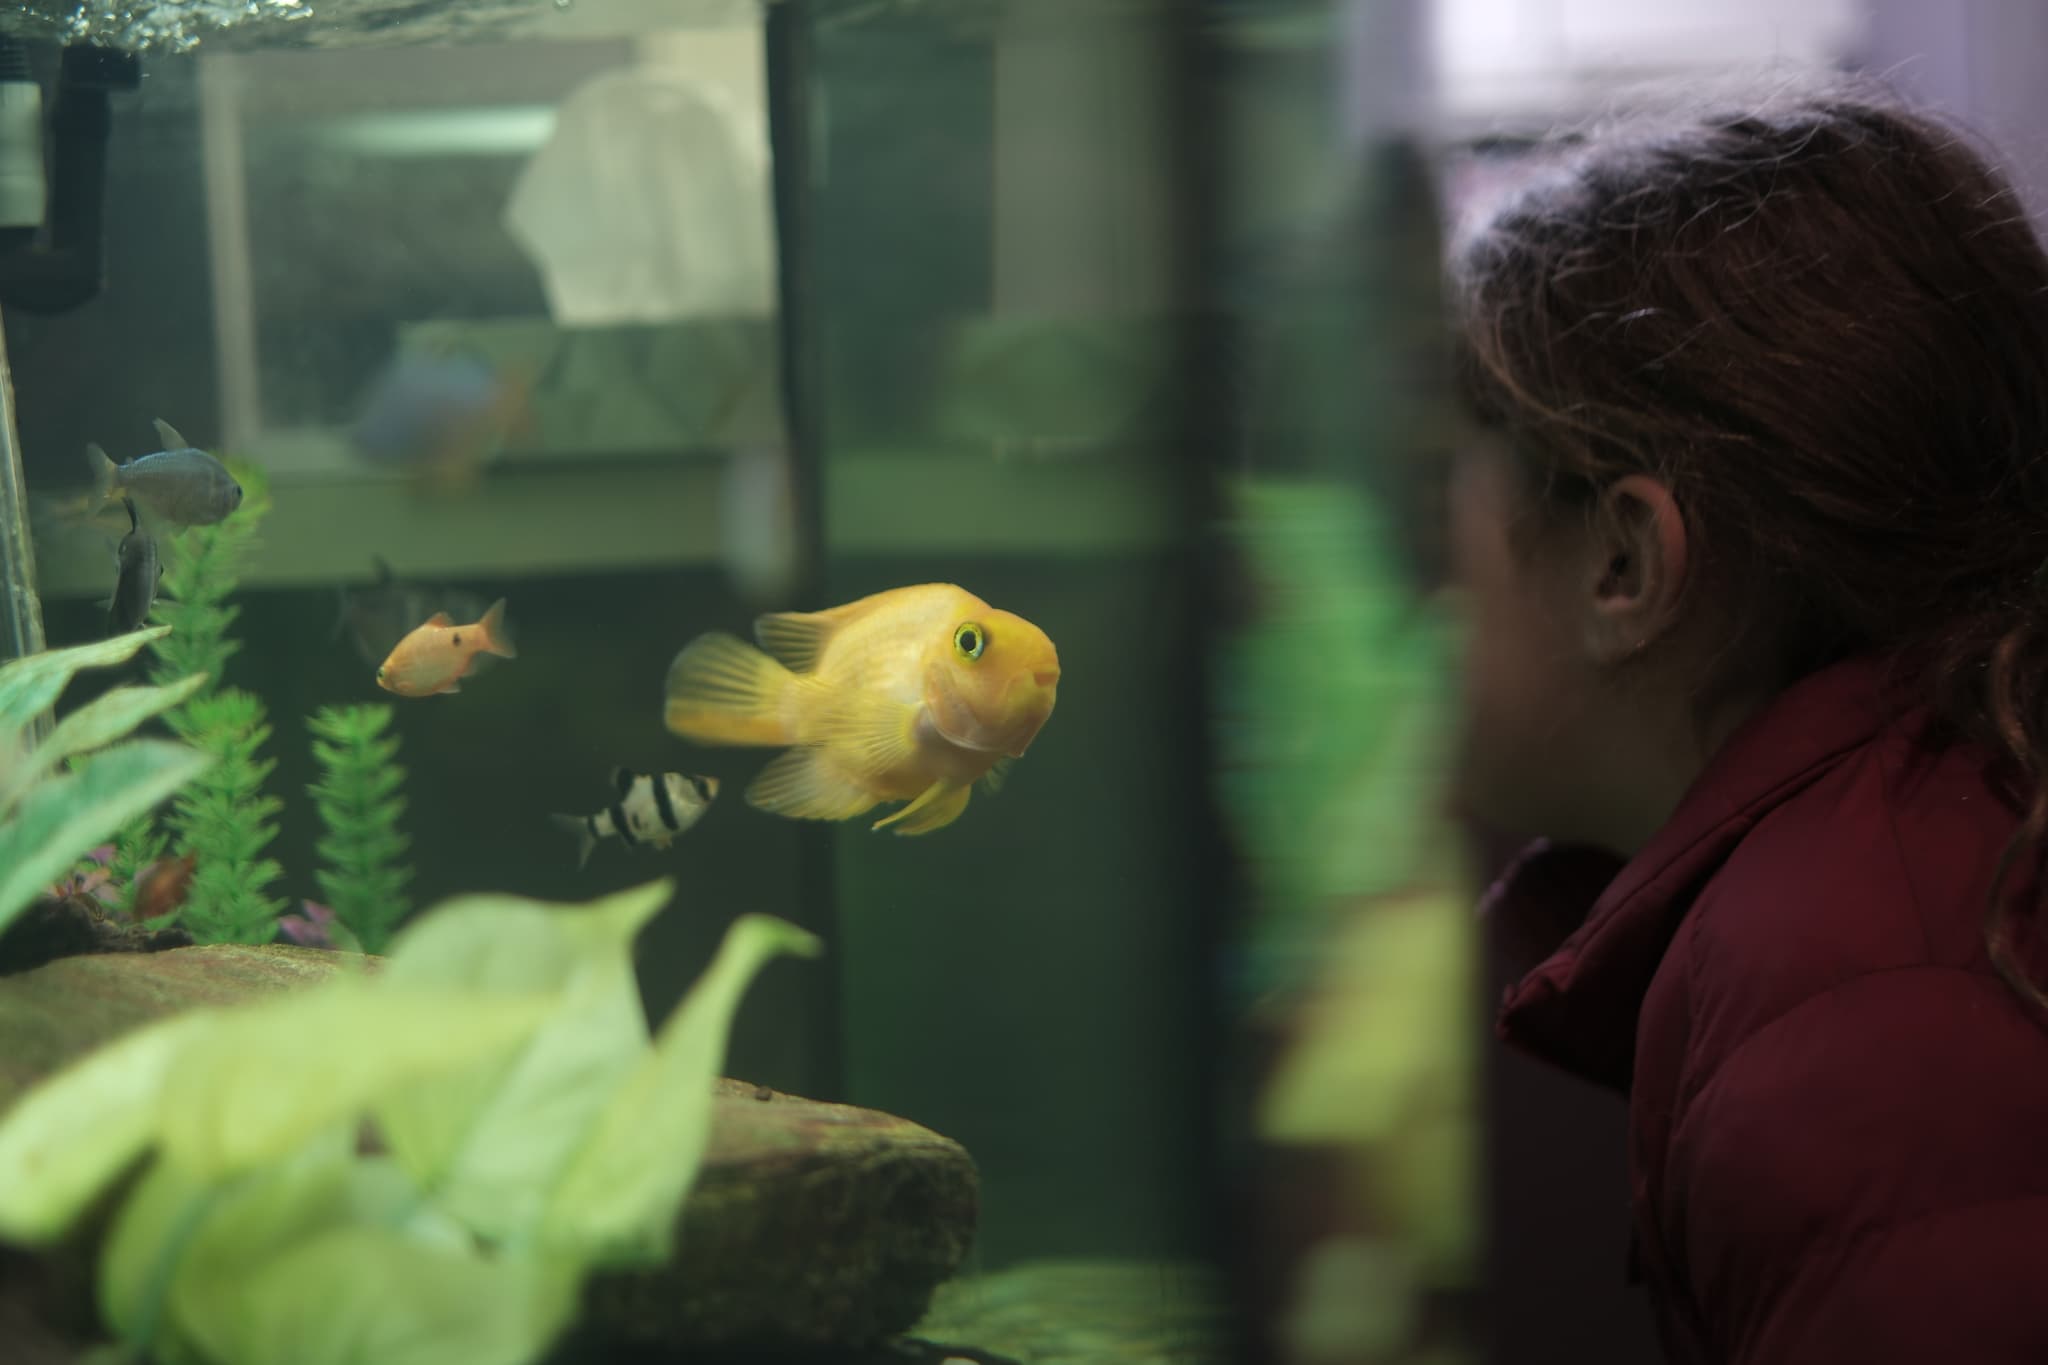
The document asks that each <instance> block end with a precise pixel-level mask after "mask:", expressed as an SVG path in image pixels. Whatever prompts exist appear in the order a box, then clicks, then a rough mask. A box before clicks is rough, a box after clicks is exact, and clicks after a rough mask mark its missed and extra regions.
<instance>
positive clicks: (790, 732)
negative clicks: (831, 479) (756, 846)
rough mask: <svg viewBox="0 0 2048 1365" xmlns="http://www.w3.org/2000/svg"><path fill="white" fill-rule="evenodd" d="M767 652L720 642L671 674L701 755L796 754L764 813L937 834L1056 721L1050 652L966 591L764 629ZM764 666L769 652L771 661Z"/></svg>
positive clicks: (921, 589)
mask: <svg viewBox="0 0 2048 1365" xmlns="http://www.w3.org/2000/svg"><path fill="white" fill-rule="evenodd" d="M754 638H755V639H757V640H758V641H760V643H761V646H762V648H761V649H756V648H755V647H754V646H752V645H750V644H748V643H746V642H745V641H744V640H741V639H739V638H737V637H735V636H732V635H727V634H723V633H717V632H714V633H712V634H708V635H701V636H699V637H697V638H696V639H695V640H692V641H691V642H690V643H689V644H688V645H686V646H685V647H684V648H683V651H682V652H681V653H680V654H678V655H676V658H675V662H674V663H672V664H670V665H669V670H668V684H667V688H666V693H667V705H666V709H665V712H664V719H665V720H666V722H667V724H668V728H669V729H670V730H672V731H674V732H675V733H676V734H678V735H681V736H682V737H683V738H685V739H691V740H695V741H697V742H698V743H700V744H731V745H793V746H795V747H794V748H792V749H791V750H790V752H788V753H786V754H783V755H782V756H781V757H780V758H777V759H775V760H774V761H773V762H771V763H770V764H769V765H768V766H767V767H766V768H764V769H762V771H761V773H760V775H759V776H757V777H755V779H754V780H753V782H752V783H751V784H750V785H749V786H748V787H747V791H746V802H747V804H748V805H750V806H752V807H754V808H755V809H756V810H762V811H767V812H769V813H771V814H775V815H782V816H786V817H789V818H791V819H796V820H850V819H852V818H853V817H855V816H857V815H860V814H862V813H864V812H866V811H868V810H870V809H871V808H873V807H874V806H875V805H877V804H879V803H881V802H884V801H905V802H908V803H909V804H908V805H905V806H904V807H903V808H902V809H901V810H898V811H896V812H895V813H893V814H891V815H889V816H886V817H884V818H883V819H881V820H878V821H876V822H875V825H874V828H876V829H882V828H884V827H886V826H890V825H894V826H895V827H896V832H897V833H898V834H928V833H930V832H931V831H932V830H935V829H942V828H944V827H945V826H947V825H949V824H951V823H953V821H955V820H957V819H959V818H960V813H961V812H962V811H964V810H966V809H967V798H968V796H969V794H970V793H971V792H972V790H973V787H974V784H975V783H976V782H982V783H983V785H985V786H988V787H989V788H991V789H993V788H994V786H995V785H996V784H997V783H999V782H1000V781H1001V778H1002V773H1003V770H1004V768H1005V767H1006V766H1007V764H1008V762H1009V761H1010V760H1011V759H1016V758H1022V757H1023V756H1024V751H1025V750H1026V749H1028V748H1030V747H1031V742H1032V740H1033V739H1035V738H1036V737H1037V735H1038V732H1039V730H1040V729H1041V728H1042V727H1043V726H1044V725H1045V722H1046V719H1047V718H1048V717H1050V716H1051V715H1052V708H1053V701H1054V697H1055V694H1056V692H1057V690H1058V686H1059V680H1060V661H1059V654H1058V652H1057V651H1056V650H1054V648H1053V644H1052V641H1051V640H1050V639H1048V638H1047V637H1046V634H1045V632H1044V631H1042V630H1040V629H1039V628H1038V627H1037V626H1035V625H1033V624H1031V622H1029V621H1027V620H1025V619H1024V618H1023V617H1021V616H1017V615H1014V614H1012V613H1010V612H1007V611H1001V610H998V609H997V608H995V607H992V606H990V605H989V604H988V603H986V602H984V601H982V600H981V599H980V598H979V597H976V596H975V595H974V594H973V593H971V592H969V591H967V590H966V589H965V588H962V587H958V586H955V585H954V584H951V583H923V584H919V585H917V586H916V587H909V588H892V589H890V590H889V591H887V592H879V593H876V594H874V595H873V596H871V597H863V598H861V599H860V600H859V601H858V602H849V603H847V604H846V605H845V606H841V607H833V608H831V609H830V610H829V611H818V612H778V613H774V614H772V615H768V616H762V617H760V618H758V619H757V620H756V621H755V622H754ZM764 650H765V651H766V652H765V653H764V652H763V651H764Z"/></svg>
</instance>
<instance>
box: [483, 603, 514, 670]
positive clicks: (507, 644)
mask: <svg viewBox="0 0 2048 1365" xmlns="http://www.w3.org/2000/svg"><path fill="white" fill-rule="evenodd" d="M476 628H477V629H478V630H479V631H481V632H482V633H483V637H484V649H485V651H486V652H487V653H491V654H495V655H497V656H498V657H499V658H501V659H516V658H518V657H519V650H518V649H517V648H516V647H514V645H513V644H512V628H511V627H510V626H508V625H506V624H505V599H504V598H502V597H501V598H499V599H498V600H497V601H495V602H493V603H491V609H490V610H489V611H487V612H485V613H484V615H483V619H482V620H481V621H478V622H477V623H476Z"/></svg>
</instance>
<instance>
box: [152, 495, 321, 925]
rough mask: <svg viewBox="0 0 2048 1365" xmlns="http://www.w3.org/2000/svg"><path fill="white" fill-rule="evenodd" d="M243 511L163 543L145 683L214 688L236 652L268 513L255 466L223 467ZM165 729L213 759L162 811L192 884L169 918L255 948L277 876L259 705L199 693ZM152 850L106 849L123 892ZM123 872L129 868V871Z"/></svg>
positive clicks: (272, 914) (271, 913) (229, 694)
mask: <svg viewBox="0 0 2048 1365" xmlns="http://www.w3.org/2000/svg"><path fill="white" fill-rule="evenodd" d="M227 464H228V468H229V470H230V471H232V472H233V474H234V476H235V479H236V481H237V482H239V483H240V484H241V485H242V502H241V505H240V506H239V507H237V508H236V509H235V510H234V511H233V512H231V513H229V514H228V516H227V517H225V518H224V519H222V520H221V521H219V522H216V523H215V524H213V525H211V526H191V527H187V528H185V529H184V530H182V531H179V532H177V533H176V534H174V535H172V536H171V537H169V540H168V551H169V553H168V555H167V556H166V561H167V566H166V568H165V570H164V580H163V589H164V593H165V595H164V596H160V597H159V598H158V599H157V602H156V607H155V610H154V612H153V613H152V614H153V616H154V617H155V619H157V620H159V621H161V622H163V623H164V624H165V625H167V626H169V627H170V632H169V634H168V635H161V636H158V637H156V638H155V639H154V643H153V645H152V649H153V651H154V653H155V656H156V657H155V660H154V662H153V664H152V666H151V669H150V676H151V680H152V681H154V682H159V683H161V682H164V681H166V680H168V679H170V678H173V677H183V676H185V675H187V674H191V673H203V674H205V675H206V677H207V678H209V679H212V680H215V681H216V682H217V680H218V679H219V678H220V676H221V670H222V669H223V668H224V667H225V666H226V664H227V661H228V660H229V659H230V658H231V657H232V656H233V655H234V654H235V652H236V651H237V650H238V649H240V648H241V645H240V643H239V642H238V641H236V640H235V639H233V638H232V637H231V636H230V635H229V633H228V632H229V628H230V627H231V626H233V625H234V623H235V618H236V617H237V616H239V615H240V612H241V609H240V608H239V607H236V606H235V605H234V604H233V603H232V602H230V601H229V600H228V599H229V598H230V597H231V596H232V595H233V593H234V591H235V588H236V586H237V585H238V584H239V582H240V580H241V575H242V571H243V569H244V568H245V567H246V566H247V563H248V558H249V555H250V553H251V552H252V551H253V550H254V549H255V547H256V531H257V527H258V526H259V525H260V524H261V522H262V520H263V517H264V515H265V514H266V513H267V512H269V510H270V506H271V503H270V485H269V480H268V479H267V478H266V477H265V475H264V473H263V471H262V469H261V468H259V467H258V466H255V465H251V464H248V463H246V462H243V461H238V460H230V461H228V462H227ZM165 719H166V721H167V723H168V724H169V725H170V727H171V730H172V732H173V733H175V734H176V735H177V736H178V737H179V738H180V739H183V740H185V741H186V742H187V743H189V744H191V745H192V746H193V747H194V748H197V749H198V750H200V751H201V752H202V753H205V754H207V755H209V756H210V757H211V758H212V759H213V760H214V762H213V765H212V767H210V768H209V769H208V770H207V772H206V774H205V776H204V777H203V778H201V779H200V780H199V781H197V782H194V783H193V784H192V786H191V787H190V788H189V789H187V790H186V791H185V792H184V794H182V795H181V796H180V797H179V798H178V800H177V801H176V802H174V803H173V804H172V807H171V809H170V812H169V815H168V819H167V820H166V824H167V826H168V834H169V839H168V843H169V845H170V849H171V851H172V852H174V853H177V854H179V855H181V856H182V855H184V854H188V853H189V854H192V855H193V858H194V869H193V876H192V883H191V886H190V888H189V889H188V890H187V891H186V893H185V905H184V909H183V912H182V913H181V914H180V916H179V918H180V919H181V920H182V922H183V923H184V925H185V927H186V928H187V929H189V930H190V931H191V933H192V936H193V938H194V939H196V940H197V941H199V942H201V943H218V942H230V943H262V942H267V941H269V939H270V938H271V937H272V936H273V934H274V933H275V926H276V923H277V917H278V916H279V915H280V914H282V913H283V912H284V909H285V902H284V900H283V899H282V898H280V897H277V896H273V895H270V894H269V891H268V888H269V887H270V885H271V884H272V883H273V882H275V881H276V880H277V878H278V876H279V875H280V874H281V872H282V869H281V868H280V867H279V866H278V864H277V863H276V862H275V861H274V860H272V859H269V858H266V857H264V856H263V850H264V849H266V848H268V847H269V846H270V844H271V841H272V840H274V839H275V838H276V837H277V816H278V813H279V812H280V811H281V810H282V809H283V803H282V802H281V801H279V800H278V799H277V798H276V797H274V796H270V795H267V794H265V792H264V790H263V784H264V781H265V780H266V779H267V778H268V777H269V776H270V773H271V771H272V769H274V768H275V767H276V766H277V762H276V760H275V759H271V758H266V757H264V756H263V752H262V751H263V746H264V742H265V741H266V740H268V739H269V738H270V725H269V722H268V719H267V717H266V714H265V709H264V705H263V699H262V698H261V697H258V696H257V695H256V694H254V693H253V692H247V691H243V690H242V689H240V688H232V687H217V686H214V685H211V684H209V685H207V686H204V687H202V688H201V689H200V690H199V691H197V692H195V693H194V694H193V695H192V696H191V697H190V698H189V699H187V700H186V701H185V703H184V704H183V705H181V706H179V707H177V708H175V709H174V710H172V711H171V712H170V713H169V715H168V716H166V717H165ZM153 847H154V848H155V851H156V852H159V853H160V852H161V851H162V850H161V848H160V847H157V846H155V845H154V843H153V838H152V831H151V830H150V829H148V828H146V827H145V828H130V829H128V830H124V831H123V832H122V835H121V837H120V838H119V839H117V840H116V860H117V865H118V866H123V867H126V868H127V870H128V872H129V876H130V882H129V884H130V885H132V884H133V874H134V873H135V872H137V871H140V870H141V867H142V866H143V864H144V863H145V862H147V861H148V858H147V857H145V856H144V855H145V854H149V853H150V852H151V850H152V848H153ZM130 864H132V866H131V865H130Z"/></svg>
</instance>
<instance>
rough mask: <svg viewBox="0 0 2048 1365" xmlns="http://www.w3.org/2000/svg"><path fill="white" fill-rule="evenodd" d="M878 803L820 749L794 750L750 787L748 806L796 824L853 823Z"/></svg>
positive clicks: (748, 787)
mask: <svg viewBox="0 0 2048 1365" xmlns="http://www.w3.org/2000/svg"><path fill="white" fill-rule="evenodd" d="M875 800H876V797H875V795H874V793H873V792H870V791H869V790H868V789H867V788H865V787H863V786H862V785H861V784H860V783H859V782H857V781H855V780H854V779H853V778H851V777H849V776H847V775H846V774H845V773H843V772H840V771H839V770H838V768H837V766H836V765H834V764H833V763H832V762H831V761H830V760H829V759H827V758H826V757H825V755H824V753H823V752H822V751H820V750H817V749H791V750H790V751H789V752H788V753H786V754H784V755H782V757H780V758H778V759H776V760H775V761H774V762H773V763H770V764H769V765H768V766H767V767H765V768H763V769H761V771H760V774H759V775H758V776H756V777H755V778H754V780H753V781H752V782H750V783H748V784H747V804H748V805H750V806H752V807H753V808H754V809H755V810H760V811H767V812H768V813H769V814H770V815H786V816H789V817H790V818H792V819H796V820H850V819H852V818H853V817H854V816H856V815H859V814H860V813H861V812H862V811H864V810H867V809H869V808H870V807H872V806H873V805H874V804H875Z"/></svg>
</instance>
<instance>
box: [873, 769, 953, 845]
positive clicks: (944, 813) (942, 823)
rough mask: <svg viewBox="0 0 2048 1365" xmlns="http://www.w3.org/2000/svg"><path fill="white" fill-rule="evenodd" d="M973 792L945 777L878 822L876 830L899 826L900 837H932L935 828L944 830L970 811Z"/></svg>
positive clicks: (897, 827)
mask: <svg viewBox="0 0 2048 1365" xmlns="http://www.w3.org/2000/svg"><path fill="white" fill-rule="evenodd" d="M973 790H974V788H972V787H969V786H965V785H956V784H955V783H952V782H948V781H946V780H944V779H943V778H941V779H940V780H939V781H937V782H934V783H932V784H931V785H930V786H929V787H926V788H925V789H924V790H923V791H922V792H919V793H918V796H917V799H916V800H915V801H912V802H911V803H910V804H909V805H907V806H905V807H904V808H903V809H902V810H899V811H897V812H896V813H895V814H894V815H889V816H884V817H883V818H882V819H880V820H877V821H875V824H874V827H875V828H876V829H882V828H884V827H885V826H888V825H895V826H896V832H897V833H898V834H929V833H931V832H932V831H933V830H935V829H944V828H945V827H946V826H947V825H950V824H952V823H953V822H954V821H955V820H958V819H959V818H960V812H961V811H964V810H966V809H967V797H968V795H969V794H970V793H971V792H973ZM899 821H900V822H901V823H900V824H899V823H898V822H899Z"/></svg>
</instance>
